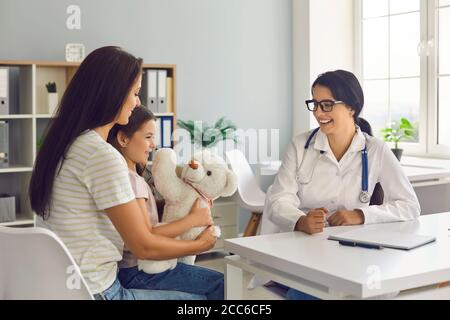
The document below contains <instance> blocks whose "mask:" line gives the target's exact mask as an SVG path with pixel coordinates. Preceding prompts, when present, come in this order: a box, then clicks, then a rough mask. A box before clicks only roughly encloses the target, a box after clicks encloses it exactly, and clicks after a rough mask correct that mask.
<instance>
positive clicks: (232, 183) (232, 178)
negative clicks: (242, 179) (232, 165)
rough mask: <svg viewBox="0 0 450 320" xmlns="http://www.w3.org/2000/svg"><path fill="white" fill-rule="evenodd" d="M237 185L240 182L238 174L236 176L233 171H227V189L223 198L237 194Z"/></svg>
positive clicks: (224, 190)
mask: <svg viewBox="0 0 450 320" xmlns="http://www.w3.org/2000/svg"><path fill="white" fill-rule="evenodd" d="M237 183H238V180H237V176H236V174H234V172H233V171H231V170H227V183H226V185H225V188H224V189H223V192H222V196H223V197H229V196H232V195H233V193H235V192H236V189H237Z"/></svg>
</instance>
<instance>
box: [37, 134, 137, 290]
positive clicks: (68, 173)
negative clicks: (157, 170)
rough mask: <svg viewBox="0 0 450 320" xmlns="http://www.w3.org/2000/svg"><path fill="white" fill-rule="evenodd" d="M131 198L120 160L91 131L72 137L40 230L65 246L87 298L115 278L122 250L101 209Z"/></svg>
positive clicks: (110, 147)
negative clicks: (44, 229) (86, 288)
mask: <svg viewBox="0 0 450 320" xmlns="http://www.w3.org/2000/svg"><path fill="white" fill-rule="evenodd" d="M134 198H135V196H134V193H133V190H132V188H131V185H130V180H129V178H128V168H127V165H126V162H125V159H124V158H123V157H122V155H121V154H120V153H119V152H118V151H117V150H116V149H114V147H112V146H111V145H110V144H108V143H107V142H106V141H104V140H103V139H102V138H101V137H100V135H98V134H97V133H96V132H95V131H93V130H89V131H86V132H84V133H83V134H81V135H80V136H79V137H78V138H76V140H75V141H74V142H73V144H72V145H71V146H70V148H69V150H68V152H67V154H66V159H65V160H64V161H63V163H62V167H61V170H60V171H59V172H58V171H57V172H56V176H55V182H54V185H53V190H52V196H51V204H50V217H49V218H48V219H47V220H46V221H45V225H46V226H47V227H49V228H50V229H51V230H52V231H53V232H55V233H56V234H57V235H58V237H59V238H60V239H61V240H62V241H63V242H64V244H65V245H66V246H67V248H68V249H69V251H70V253H71V254H72V256H73V258H74V259H75V261H76V263H77V264H78V266H79V267H80V269H81V273H82V274H83V277H84V278H85V279H86V282H87V284H88V286H89V288H90V289H91V291H92V293H93V294H96V293H100V292H103V291H104V290H106V289H108V288H109V287H110V286H111V285H112V283H113V282H114V280H115V279H116V276H117V270H118V269H117V262H118V261H120V260H122V252H123V247H124V243H123V240H122V238H121V237H120V235H119V233H118V232H117V230H116V229H115V228H114V226H113V224H112V223H111V221H110V219H109V218H108V216H107V214H106V213H105V212H104V209H107V208H111V207H114V206H117V205H120V204H124V203H127V202H130V201H131V200H133V199H134Z"/></svg>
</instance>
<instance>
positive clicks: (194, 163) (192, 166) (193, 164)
mask: <svg viewBox="0 0 450 320" xmlns="http://www.w3.org/2000/svg"><path fill="white" fill-rule="evenodd" d="M189 167H191V169H194V170H197V169H198V163H197V162H195V161H194V160H191V162H189Z"/></svg>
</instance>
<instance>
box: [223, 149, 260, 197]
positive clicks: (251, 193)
mask: <svg viewBox="0 0 450 320" xmlns="http://www.w3.org/2000/svg"><path fill="white" fill-rule="evenodd" d="M226 154H227V159H228V162H229V164H230V166H231V169H232V170H233V172H234V173H235V174H236V176H237V177H238V193H239V197H240V200H241V201H242V202H243V203H244V204H245V205H249V204H253V203H255V200H256V199H258V200H259V199H264V197H265V195H264V192H263V191H262V190H261V188H260V187H259V185H258V183H257V182H256V179H255V176H254V174H253V171H252V168H251V167H250V164H249V163H248V161H247V158H246V157H245V155H244V154H243V153H242V152H241V151H240V150H237V149H234V150H231V151H227V153H226ZM262 201H264V200H262ZM258 202H259V201H258ZM259 205H260V206H263V205H264V203H260V204H259Z"/></svg>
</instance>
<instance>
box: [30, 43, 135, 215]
mask: <svg viewBox="0 0 450 320" xmlns="http://www.w3.org/2000/svg"><path fill="white" fill-rule="evenodd" d="M141 73H142V59H140V58H136V57H135V56H133V55H131V54H130V53H128V52H126V51H124V50H122V49H121V48H119V47H114V46H108V47H102V48H99V49H96V50H94V51H93V52H91V53H90V54H89V55H88V56H87V57H86V58H85V59H84V61H83V62H82V63H81V65H80V66H79V67H78V70H77V71H76V73H75V74H74V76H73V78H72V80H71V81H70V83H69V85H68V86H67V89H66V91H65V92H64V95H63V97H62V100H61V102H60V104H59V106H58V109H57V112H56V117H55V118H54V119H52V121H51V122H50V124H49V126H48V128H47V129H46V133H45V139H44V141H43V143H42V146H41V148H40V150H39V153H38V154H37V157H36V162H35V164H34V170H33V173H32V176H31V181H30V186H29V190H28V193H29V196H30V202H31V208H32V209H33V210H34V211H35V212H36V213H37V214H38V215H39V216H41V217H42V218H43V219H47V218H48V217H49V214H50V212H49V208H50V206H51V203H50V202H51V194H52V189H53V184H54V180H55V177H56V175H57V174H58V168H61V165H62V163H63V161H64V160H65V156H66V152H67V151H68V150H69V147H70V146H71V144H72V143H73V141H74V140H75V139H76V138H77V137H78V136H79V135H80V134H81V133H82V132H84V131H86V130H89V129H94V128H97V127H100V126H104V125H106V124H109V123H112V122H114V120H115V119H116V118H117V117H118V115H119V113H120V111H121V108H122V106H123V104H124V102H125V100H126V99H127V96H128V94H129V92H130V90H131V88H132V86H133V84H134V83H135V82H136V80H137V79H138V76H139V75H140V74H141Z"/></svg>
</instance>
